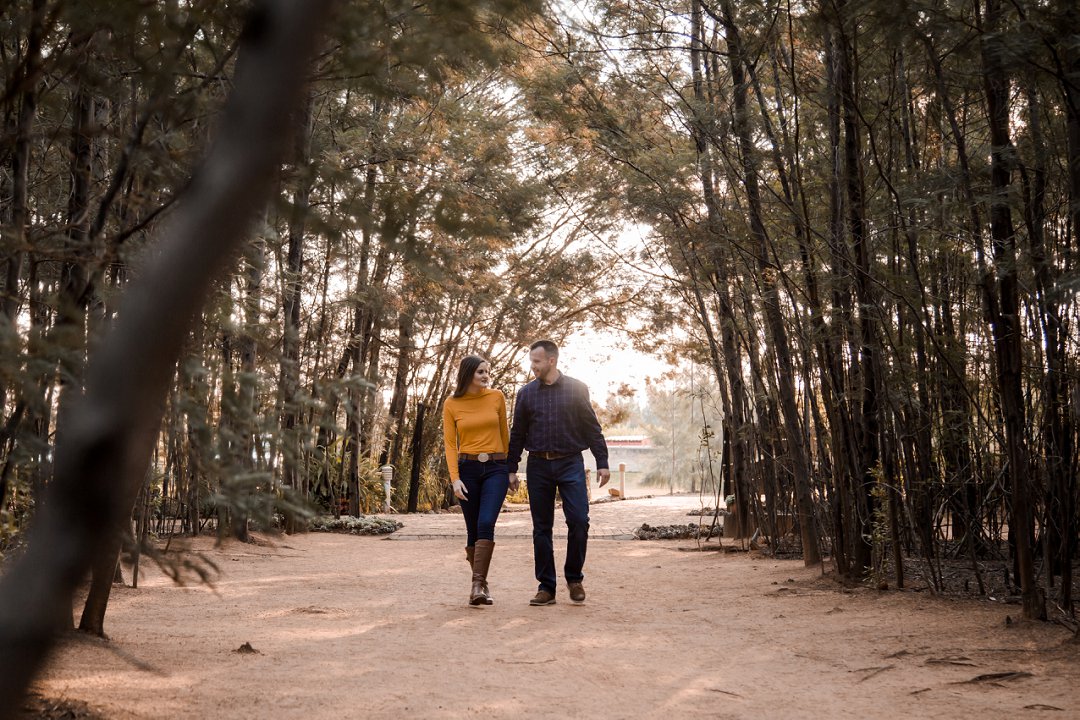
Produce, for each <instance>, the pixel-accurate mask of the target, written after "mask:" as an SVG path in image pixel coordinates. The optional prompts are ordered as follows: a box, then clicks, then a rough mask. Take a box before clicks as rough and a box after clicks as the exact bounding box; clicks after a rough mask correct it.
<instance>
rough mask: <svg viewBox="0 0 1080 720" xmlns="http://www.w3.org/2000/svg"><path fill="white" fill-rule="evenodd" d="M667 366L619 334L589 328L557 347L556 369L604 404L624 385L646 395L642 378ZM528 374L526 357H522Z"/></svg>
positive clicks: (651, 375)
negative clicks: (557, 364) (575, 380)
mask: <svg viewBox="0 0 1080 720" xmlns="http://www.w3.org/2000/svg"><path fill="white" fill-rule="evenodd" d="M669 367H670V366H669V365H668V364H667V363H666V362H664V361H663V360H661V359H660V358H658V357H654V356H652V355H645V354H644V353H641V352H638V351H637V350H635V349H634V348H633V347H632V346H631V345H630V341H629V340H628V339H626V338H624V337H623V336H622V335H621V334H616V333H615V332H610V331H595V330H591V329H586V330H581V331H578V332H577V333H576V334H574V335H572V336H571V337H570V338H568V339H567V340H566V342H564V343H563V344H562V346H561V347H560V348H559V370H561V371H562V372H564V373H566V374H567V375H569V376H570V377H572V378H576V379H578V380H581V381H582V382H583V383H585V384H586V385H588V386H589V394H590V395H591V396H592V399H593V400H594V401H595V402H597V403H599V404H600V405H603V404H605V403H606V402H607V399H608V395H610V394H611V393H612V392H613V391H614V390H615V389H616V388H617V387H619V385H621V384H622V383H626V384H627V385H629V386H630V387H632V388H634V389H636V390H637V397H638V398H639V399H641V398H644V396H645V378H647V377H657V376H659V375H660V374H661V373H663V372H664V371H665V370H667V369H668V368H669ZM522 368H523V369H524V371H525V373H526V376H528V377H531V376H530V375H528V372H529V358H528V356H527V355H526V356H523V357H522Z"/></svg>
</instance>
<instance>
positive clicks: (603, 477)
mask: <svg viewBox="0 0 1080 720" xmlns="http://www.w3.org/2000/svg"><path fill="white" fill-rule="evenodd" d="M596 477H597V478H599V479H600V486H599V487H604V486H605V485H607V484H608V480H610V479H611V470H609V469H608V468H600V469H599V470H597V471H596Z"/></svg>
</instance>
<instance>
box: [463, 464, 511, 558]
mask: <svg viewBox="0 0 1080 720" xmlns="http://www.w3.org/2000/svg"><path fill="white" fill-rule="evenodd" d="M458 477H460V478H461V482H463V483H465V492H466V493H467V496H466V499H465V500H460V501H459V502H460V503H461V514H462V515H464V516H465V532H466V534H467V535H468V543H467V546H468V547H472V546H474V545H476V541H477V540H491V541H492V542H494V541H495V521H496V520H498V519H499V513H500V512H501V511H502V506H503V500H505V499H506V491H507V489H509V487H510V478H509V474H508V473H507V470H506V461H505V460H488V461H487V462H486V463H482V462H480V461H479V460H459V461H458Z"/></svg>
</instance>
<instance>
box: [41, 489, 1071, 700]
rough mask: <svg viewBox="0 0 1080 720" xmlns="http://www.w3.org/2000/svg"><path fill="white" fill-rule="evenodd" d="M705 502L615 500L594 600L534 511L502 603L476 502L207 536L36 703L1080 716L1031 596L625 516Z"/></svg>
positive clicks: (595, 528)
mask: <svg viewBox="0 0 1080 720" xmlns="http://www.w3.org/2000/svg"><path fill="white" fill-rule="evenodd" d="M695 508H700V502H699V500H698V498H697V496H692V497H691V496H673V497H668V496H664V497H656V498H643V499H633V500H627V501H623V502H613V503H603V504H598V505H594V506H593V507H592V510H591V514H592V534H591V542H590V545H589V556H588V562H587V564H586V568H585V570H586V575H587V577H586V579H585V587H586V590H587V591H588V599H587V601H586V602H585V603H584V604H582V605H575V604H573V603H571V602H570V600H569V597H568V596H567V594H566V592H565V588H563V587H560V589H559V595H558V602H557V604H556V605H553V606H548V607H530V606H529V605H528V599H529V598H530V597H531V596H532V594H533V592H534V591H535V582H534V580H533V577H532V545H531V540H530V534H529V532H530V526H529V517H528V513H527V512H507V513H504V514H503V516H502V517H501V518H500V521H499V526H498V529H497V531H496V532H497V539H496V548H495V556H494V560H493V562H492V570H491V576H490V584H491V590H492V594H493V595H494V597H495V604H494V605H493V606H490V607H481V608H474V607H469V606H468V605H467V604H466V599H467V594H468V589H469V582H468V569H467V567H466V563H465V560H464V553H463V550H462V545H463V544H464V543H463V538H464V528H463V525H462V520H461V517H460V515H452V514H444V515H406V516H397V519H399V520H400V521H402V522H403V523H404V524H405V526H404V528H402V529H401V530H399V531H398V532H397V533H394V534H393V535H390V536H383V537H361V536H352V535H341V534H324V533H310V534H304V535H293V536H287V537H276V538H265V537H260V538H259V539H258V540H257V542H255V543H249V544H242V543H237V542H228V543H226V544H224V545H222V546H221V547H215V545H214V542H213V539H210V538H200V539H196V540H195V541H193V542H192V541H189V542H188V543H187V547H188V548H189V550H191V551H195V552H198V553H202V554H204V556H205V557H206V558H207V559H209V560H211V561H212V562H213V563H214V564H216V565H217V566H218V567H219V568H220V571H221V572H220V575H219V576H218V577H217V579H216V580H215V582H214V584H213V588H210V587H207V586H205V585H199V584H189V585H187V586H178V585H176V584H174V583H173V582H172V581H170V580H169V579H168V578H167V577H166V576H165V575H164V574H163V573H161V571H160V570H158V569H157V568H156V567H148V563H147V562H146V561H145V560H144V562H143V565H142V569H141V575H140V577H139V587H138V589H132V588H130V587H121V586H117V587H115V589H114V591H113V596H112V600H111V602H110V606H109V612H108V616H107V617H106V631H107V632H108V634H109V636H110V640H109V641H108V642H104V641H100V640H96V639H88V638H81V639H80V638H75V639H71V640H69V641H68V642H67V643H66V644H65V646H64V647H63V648H62V649H61V650H60V651H59V652H58V653H57V655H56V656H55V659H54V660H53V661H52V663H51V664H50V666H49V668H48V669H47V671H46V672H45V673H44V675H43V677H42V678H41V679H40V681H39V682H38V683H37V685H36V688H35V691H36V695H35V697H34V699H33V701H32V702H31V704H30V706H29V707H33V708H34V710H33V712H30V713H28V714H27V717H49V718H58V717H100V718H110V719H111V718H117V719H123V718H207V717H220V718H304V719H305V720H317V719H320V718H349V717H364V718H399V717H409V716H412V717H421V718H458V717H491V718H517V717H526V716H531V717H535V716H541V715H549V716H552V717H569V718H658V717H666V718H671V717H679V716H690V715H696V716H698V717H707V718H829V719H830V720H833V719H835V718H882V717H917V718H949V720H953V719H955V718H971V717H978V718H980V720H990V719H992V718H1018V717H1019V718H1023V717H1044V716H1045V717H1080V644H1077V643H1076V642H1074V641H1073V640H1072V634H1071V633H1069V632H1068V631H1067V630H1066V629H1064V628H1063V627H1061V626H1060V625H1054V624H1049V623H1029V622H1023V621H1019V620H1018V614H1019V610H1020V608H1019V606H1017V605H1015V604H1005V603H1002V602H993V601H990V600H986V599H980V600H975V599H957V598H943V597H937V596H933V595H932V594H931V593H930V592H929V591H928V590H926V589H922V590H921V591H920V590H905V591H899V592H897V591H889V592H879V591H877V590H874V589H870V588H863V587H859V588H848V587H843V586H842V585H840V584H838V583H836V582H835V581H834V580H833V579H832V578H831V576H829V575H827V574H826V575H823V574H822V571H821V569H820V568H809V569H808V568H804V567H803V564H802V562H801V561H799V560H777V559H774V558H770V557H766V556H763V555H760V554H757V553H745V552H716V551H714V550H710V551H699V547H704V548H711V549H714V548H715V547H716V545H717V543H716V541H715V540H713V541H710V542H709V543H705V544H703V545H700V546H699V543H697V542H695V541H692V540H683V541H638V540H632V539H627V538H628V537H629V535H628V533H629V532H630V531H632V529H633V528H635V527H637V526H639V525H640V524H641V523H642V522H648V523H649V524H651V525H662V524H672V523H679V524H685V523H687V522H696V521H697V520H698V518H689V517H687V511H688V510H692V509H695ZM563 537H565V534H564V535H563ZM176 542H177V541H174V542H173V548H174V549H175V547H176ZM724 545H725V546H730V545H731V543H730V541H728V540H725V541H724ZM563 547H564V541H562V540H557V541H556V557H557V558H558V559H560V562H561V558H560V556H561V553H562V549H563ZM125 576H126V577H127V579H128V580H129V581H130V579H131V574H130V570H129V569H128V570H125Z"/></svg>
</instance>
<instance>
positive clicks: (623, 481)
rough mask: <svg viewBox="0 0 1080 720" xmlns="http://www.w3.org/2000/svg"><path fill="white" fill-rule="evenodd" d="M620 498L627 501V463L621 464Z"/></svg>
mask: <svg viewBox="0 0 1080 720" xmlns="http://www.w3.org/2000/svg"><path fill="white" fill-rule="evenodd" d="M619 497H621V498H622V499H624V500H625V499H626V463H619Z"/></svg>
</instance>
